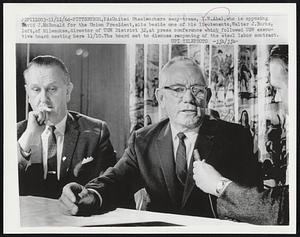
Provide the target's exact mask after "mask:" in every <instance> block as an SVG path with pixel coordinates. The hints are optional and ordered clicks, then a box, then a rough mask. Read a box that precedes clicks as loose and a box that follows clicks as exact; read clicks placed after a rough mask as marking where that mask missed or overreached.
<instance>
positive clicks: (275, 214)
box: [217, 183, 289, 225]
mask: <svg viewBox="0 0 300 237" xmlns="http://www.w3.org/2000/svg"><path fill="white" fill-rule="evenodd" d="M217 210H218V215H219V217H220V218H222V219H231V220H236V221H243V222H249V223H251V224H258V225H288V224H289V187H288V186H278V187H275V188H270V189H268V190H265V191H260V190H258V189H257V188H246V187H243V186H240V185H238V184H236V183H230V184H229V185H228V186H227V188H226V189H225V191H224V192H223V193H222V195H221V196H220V197H219V198H218V200H217Z"/></svg>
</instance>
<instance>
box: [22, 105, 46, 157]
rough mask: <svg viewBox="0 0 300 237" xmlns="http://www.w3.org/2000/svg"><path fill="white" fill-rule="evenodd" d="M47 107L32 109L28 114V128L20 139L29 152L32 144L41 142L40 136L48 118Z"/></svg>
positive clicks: (23, 147) (25, 149) (24, 148)
mask: <svg viewBox="0 0 300 237" xmlns="http://www.w3.org/2000/svg"><path fill="white" fill-rule="evenodd" d="M47 113H48V112H47V109H46V108H45V109H44V110H40V111H31V112H29V114H28V122H27V128H26V130H25V131H24V133H23V134H22V136H21V137H20V139H19V140H18V142H19V144H20V146H21V147H22V149H23V150H24V151H26V152H29V151H30V150H31V148H32V146H34V145H37V146H38V144H39V143H40V136H41V134H42V133H43V131H44V130H45V123H46V121H47V120H48V114H47Z"/></svg>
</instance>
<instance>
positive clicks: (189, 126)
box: [60, 57, 260, 217]
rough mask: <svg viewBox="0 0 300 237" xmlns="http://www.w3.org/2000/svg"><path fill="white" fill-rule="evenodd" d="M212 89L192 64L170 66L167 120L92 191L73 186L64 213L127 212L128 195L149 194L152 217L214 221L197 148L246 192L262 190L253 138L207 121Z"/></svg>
mask: <svg viewBox="0 0 300 237" xmlns="http://www.w3.org/2000/svg"><path fill="white" fill-rule="evenodd" d="M206 88H207V85H206V80H205V78H204V76H203V74H202V71H201V70H200V68H199V66H198V65H197V64H196V63H195V62H194V61H193V60H191V59H188V58H185V57H175V58H174V59H172V60H171V61H170V62H168V63H167V64H166V66H164V68H163V69H162V71H161V74H160V85H159V88H158V89H157V91H156V97H157V101H158V102H159V104H160V106H161V108H162V109H163V110H165V113H166V114H167V116H168V118H167V119H164V120H163V121H161V122H159V123H157V124H153V125H151V126H148V127H145V128H142V129H139V130H138V131H134V132H133V134H132V136H131V138H130V141H129V145H128V148H127V149H126V151H125V153H124V155H123V157H122V158H121V159H120V160H119V162H118V163H117V164H116V165H115V166H114V167H113V168H109V169H108V170H107V171H106V172H105V173H104V175H102V176H99V177H98V178H96V179H94V180H92V181H90V182H89V183H88V184H87V185H86V186H85V187H83V186H81V185H79V184H76V183H71V184H68V185H66V186H65V187H64V189H63V193H62V196H61V197H60V203H61V207H62V208H61V210H63V212H66V213H68V214H72V215H81V214H82V215H88V214H92V213H95V212H97V213H100V212H104V211H108V210H111V209H114V208H116V207H119V206H120V205H123V204H124V200H125V199H126V198H125V197H126V195H132V194H133V193H134V192H136V191H137V190H139V189H141V188H145V189H146V191H147V193H148V194H149V197H150V203H149V205H148V210H151V211H158V212H168V213H177V214H188V215H196V216H207V217H213V216H214V215H215V212H216V210H215V200H214V199H213V198H211V197H210V196H209V195H207V194H205V193H204V192H202V191H201V190H200V189H198V188H197V187H196V186H195V182H194V180H193V173H192V168H193V167H192V164H193V156H192V152H193V150H194V149H195V148H197V149H198V150H199V152H200V154H201V155H202V156H203V157H205V159H207V161H208V162H210V163H211V164H214V165H215V166H217V167H218V169H219V170H220V172H221V173H223V174H224V175H225V174H226V175H228V176H230V177H231V178H232V179H233V180H236V181H237V182H240V183H242V184H244V185H249V186H256V185H259V183H260V178H259V175H258V172H257V170H256V164H255V163H253V162H254V160H253V159H251V158H252V157H251V155H252V154H251V151H252V147H251V140H250V134H249V133H246V130H245V129H242V128H241V127H240V126H239V125H237V124H231V123H227V122H224V121H220V120H210V119H209V117H208V116H206V115H205V110H206V103H207V99H206V96H207V91H206ZM240 157H243V158H242V159H240ZM124 189H125V190H124Z"/></svg>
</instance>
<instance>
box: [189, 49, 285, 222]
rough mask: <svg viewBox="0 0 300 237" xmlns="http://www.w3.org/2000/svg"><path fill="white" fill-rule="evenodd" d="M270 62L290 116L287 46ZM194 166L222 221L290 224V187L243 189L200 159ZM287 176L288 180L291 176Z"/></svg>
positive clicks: (273, 52) (272, 76) (273, 53)
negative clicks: (211, 196) (215, 199)
mask: <svg viewBox="0 0 300 237" xmlns="http://www.w3.org/2000/svg"><path fill="white" fill-rule="evenodd" d="M269 61H270V81H271V84H272V85H273V86H274V87H275V88H276V89H277V91H280V92H281V98H282V105H283V107H284V110H285V112H286V115H287V113H288V46H287V45H276V46H274V47H273V48H272V50H271V52H270V57H269ZM195 156H196V157H199V155H198V153H197V152H195ZM241 158H242V157H241ZM193 166H194V179H195V180H196V185H197V187H199V188H200V189H201V190H203V191H204V192H206V193H209V194H211V195H214V196H216V197H218V199H217V210H218V215H219V217H220V218H222V219H233V220H237V221H243V222H249V223H252V224H258V225H288V224H289V186H288V185H283V186H277V187H274V188H270V189H267V190H264V191H263V190H259V189H258V188H256V187H252V188H249V187H244V186H242V185H240V184H238V183H236V182H234V181H233V180H232V179H231V178H229V177H228V176H226V175H224V174H220V173H219V172H218V171H217V170H216V169H217V167H216V166H214V165H210V164H207V163H206V162H205V161H203V160H202V161H200V159H198V160H197V161H195V162H194V164H193ZM213 166H214V167H215V168H216V169H215V168H214V167H213ZM286 175H287V176H288V174H286ZM225 177H227V178H225ZM287 178H288V177H287Z"/></svg>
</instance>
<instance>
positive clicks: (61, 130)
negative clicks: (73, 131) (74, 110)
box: [41, 115, 67, 180]
mask: <svg viewBox="0 0 300 237" xmlns="http://www.w3.org/2000/svg"><path fill="white" fill-rule="evenodd" d="M66 121H67V115H66V116H65V117H64V118H63V119H62V120H61V121H60V122H59V123H58V124H56V125H55V130H54V134H55V137H56V147H57V153H56V157H57V167H56V168H57V169H56V170H57V172H56V174H57V179H58V180H59V179H60V165H61V158H62V152H63V144H64V137H65V130H66ZM50 134H51V133H50V131H49V126H48V125H46V128H45V130H44V132H43V133H42V135H41V139H42V155H43V167H44V179H46V178H47V172H48V167H47V160H48V139H49V135H50Z"/></svg>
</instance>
